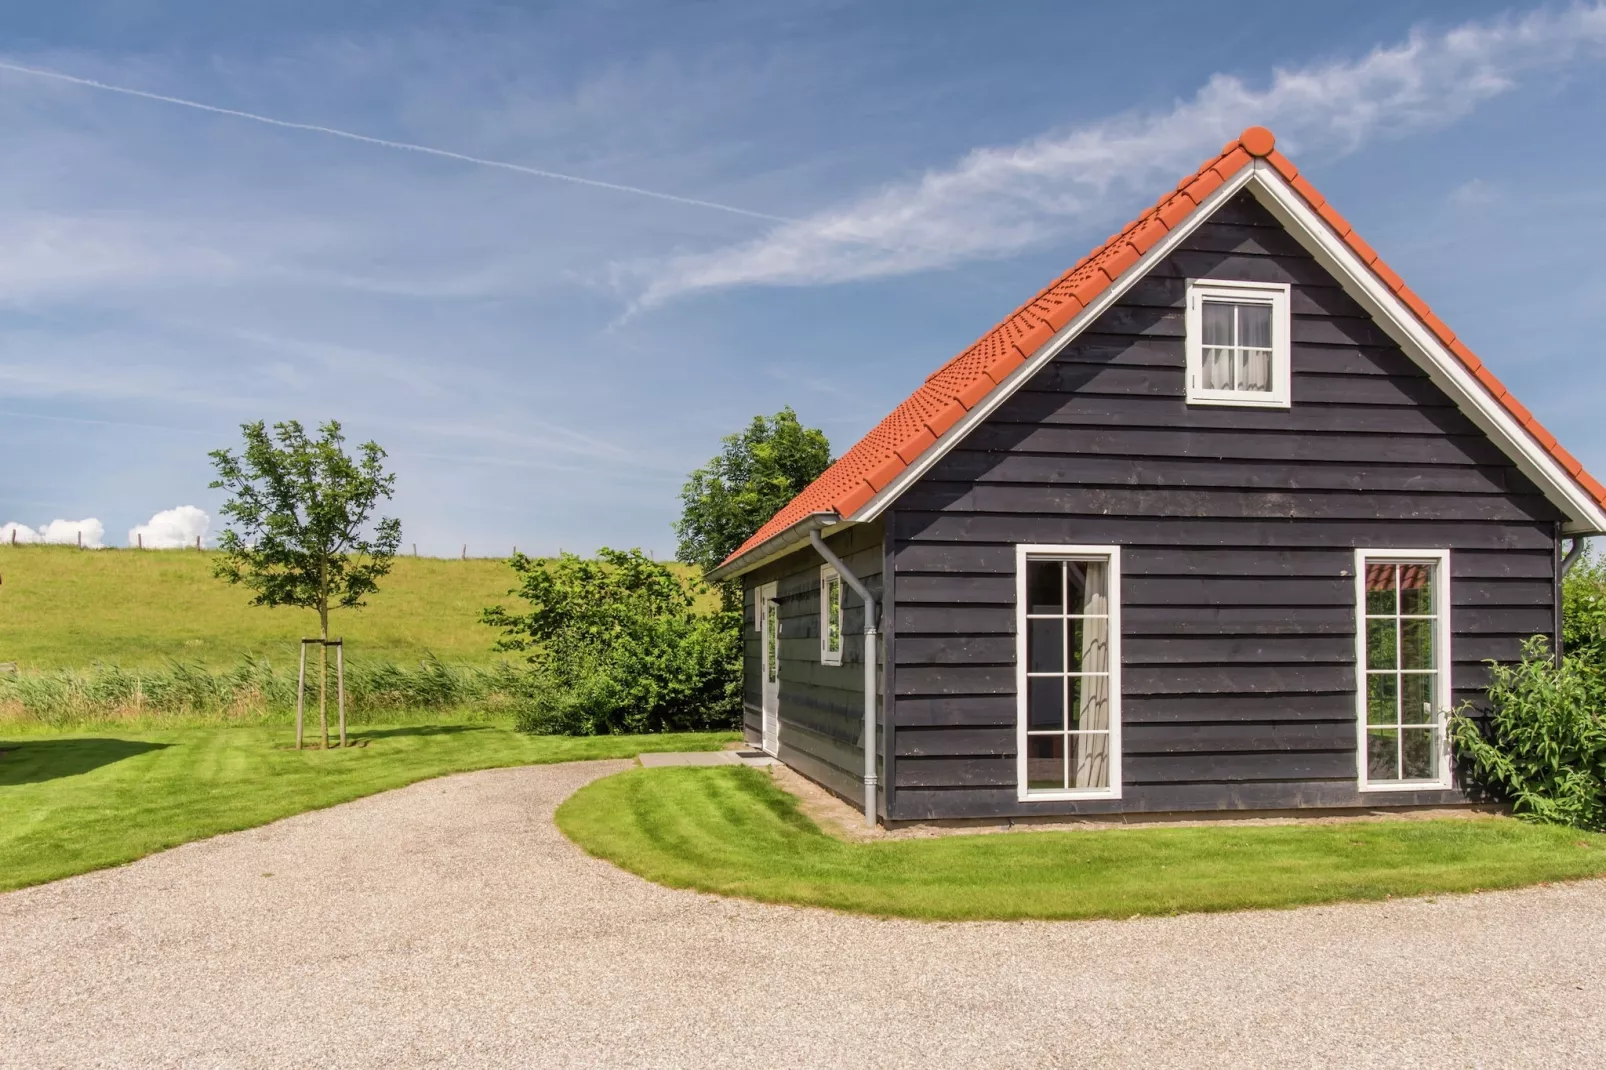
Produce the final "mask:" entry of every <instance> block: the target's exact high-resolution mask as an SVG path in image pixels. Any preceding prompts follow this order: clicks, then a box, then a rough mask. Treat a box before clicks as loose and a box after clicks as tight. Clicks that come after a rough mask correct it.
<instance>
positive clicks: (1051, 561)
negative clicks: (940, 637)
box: [1015, 546, 1121, 799]
mask: <svg viewBox="0 0 1606 1070" xmlns="http://www.w3.org/2000/svg"><path fill="white" fill-rule="evenodd" d="M1015 565H1016V582H1015V588H1016V653H1015V660H1016V685H1017V686H1016V696H1017V697H1016V703H1017V718H1018V754H1019V758H1018V769H1017V772H1018V779H1019V797H1020V798H1021V799H1076V798H1103V799H1116V798H1120V796H1121V621H1120V607H1121V551H1120V549H1119V548H1118V547H1114V546H1020V547H1017V548H1016V559H1015Z"/></svg>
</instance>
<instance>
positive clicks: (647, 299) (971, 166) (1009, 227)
mask: <svg viewBox="0 0 1606 1070" xmlns="http://www.w3.org/2000/svg"><path fill="white" fill-rule="evenodd" d="M1603 51H1606V4H1603V3H1597V4H1593V5H1588V6H1574V7H1569V8H1566V9H1563V10H1560V11H1555V10H1549V9H1540V10H1537V11H1534V12H1532V13H1530V14H1527V15H1525V16H1522V17H1509V16H1508V17H1502V18H1498V19H1494V20H1491V21H1485V22H1467V23H1463V24H1461V25H1460V26H1457V27H1455V28H1453V29H1450V30H1448V31H1445V32H1442V33H1426V32H1422V31H1417V32H1413V33H1412V34H1411V35H1410V36H1409V37H1408V38H1407V39H1406V40H1405V41H1403V42H1400V43H1398V44H1395V45H1390V46H1386V47H1384V46H1379V47H1377V48H1375V49H1373V50H1372V51H1371V52H1370V53H1368V54H1367V55H1366V56H1364V57H1362V58H1360V59H1357V60H1353V61H1349V62H1331V63H1323V64H1313V65H1309V66H1305V67H1297V68H1278V69H1276V70H1275V71H1273V72H1272V75H1271V77H1270V79H1269V80H1268V81H1267V82H1266V84H1265V85H1264V86H1263V87H1262V88H1254V87H1252V86H1250V85H1249V84H1247V83H1245V82H1244V81H1243V80H1241V79H1239V78H1237V77H1233V76H1231V75H1225V74H1217V75H1214V76H1212V77H1211V78H1210V79H1209V81H1207V82H1206V83H1205V85H1204V86H1203V87H1202V88H1200V89H1199V90H1198V92H1196V93H1195V94H1194V96H1193V97H1192V98H1191V99H1188V100H1184V101H1180V102H1178V103H1177V104H1176V105H1175V106H1174V107H1173V108H1172V109H1171V110H1170V111H1167V112H1164V113H1159V114H1149V115H1128V116H1120V117H1115V118H1110V119H1105V120H1102V121H1100V122H1097V123H1093V124H1091V125H1087V126H1083V127H1079V128H1076V129H1073V130H1070V131H1069V132H1064V133H1057V134H1051V135H1046V136H1043V137H1040V138H1037V139H1035V140H1032V141H1028V142H1025V143H1023V144H1018V145H1011V146H1005V147H998V148H983V149H977V150H976V151H974V152H972V153H970V155H968V156H967V157H965V158H964V159H963V160H961V161H960V162H959V163H958V164H957V165H955V166H954V167H951V168H949V169H947V170H940V171H931V172H928V173H927V174H926V175H925V176H923V177H922V178H921V179H920V180H919V181H918V182H912V183H905V184H899V185H894V186H891V187H888V188H885V189H883V190H881V191H879V192H876V193H874V194H871V195H869V196H866V197H864V198H862V199H860V200H859V201H857V202H854V203H851V204H848V205H845V206H843V207H839V208H835V209H830V210H827V211H823V212H820V213H817V214H815V215H813V216H811V217H809V218H806V219H803V220H800V221H798V222H795V223H787V224H782V225H780V226H777V227H775V228H773V229H771V230H770V231H769V232H768V233H767V234H765V235H764V236H763V237H760V238H758V239H756V240H754V241H751V242H746V243H743V244H738V245H732V246H727V247H724V248H720V249H716V250H713V251H711V252H703V253H690V254H685V255H680V256H676V257H673V258H670V259H668V260H664V261H659V262H649V263H645V264H636V265H627V266H623V267H621V268H620V269H619V270H618V273H619V275H620V276H622V277H624V278H627V279H628V278H632V277H634V278H637V279H640V280H642V283H643V289H642V292H641V295H640V297H639V298H638V300H637V304H638V306H639V307H646V306H651V305H655V304H659V303H662V302H664V301H666V300H668V299H670V298H672V297H674V296H677V295H679V294H685V293H690V292H695V291H698V290H710V289H719V288H724V287H731V286H744V285H754V284H767V285H783V286H808V285H820V284H827V283H836V282H845V281H850V280H854V279H868V278H878V277H884V276H892V275H902V274H908V273H912V272H917V271H925V270H929V269H932V268H941V267H947V266H950V265H953V264H958V263H962V262H965V261H967V260H974V259H981V258H989V257H1000V256H1006V255H1009V254H1012V253H1015V252H1018V251H1020V250H1022V249H1026V248H1029V247H1032V246H1037V245H1042V244H1045V243H1047V242H1051V241H1053V240H1055V239H1056V238H1058V237H1059V236H1060V235H1062V234H1063V233H1064V232H1065V231H1067V230H1068V229H1070V228H1071V227H1074V226H1076V225H1078V224H1081V223H1084V222H1086V221H1088V220H1089V218H1090V217H1092V216H1095V215H1104V214H1106V213H1107V212H1108V210H1109V208H1110V204H1109V202H1110V201H1111V200H1112V199H1113V198H1115V197H1120V196H1122V195H1123V194H1126V193H1131V192H1133V191H1135V190H1145V191H1147V190H1150V189H1152V188H1153V187H1154V186H1155V185H1156V183H1157V182H1164V181H1171V180H1174V179H1175V177H1176V176H1177V175H1178V174H1180V173H1186V171H1188V170H1189V169H1191V168H1192V167H1194V166H1195V165H1196V164H1197V162H1198V161H1199V159H1200V158H1201V157H1204V156H1207V155H1208V154H1210V153H1211V152H1213V151H1215V150H1216V149H1217V148H1219V146H1220V145H1221V144H1222V143H1223V142H1224V141H1227V140H1228V139H1230V138H1232V137H1234V136H1236V135H1237V133H1238V132H1239V131H1240V130H1242V129H1243V128H1244V127H1245V126H1248V125H1251V124H1255V123H1259V124H1262V125H1265V126H1269V127H1270V128H1271V129H1272V130H1273V131H1274V132H1275V133H1276V134H1277V135H1278V137H1279V139H1280V145H1281V146H1282V147H1284V148H1286V149H1294V150H1309V149H1312V148H1322V149H1327V150H1329V151H1338V152H1343V151H1349V150H1353V149H1354V148H1356V147H1357V146H1359V145H1360V144H1361V143H1363V142H1364V141H1366V140H1367V139H1368V138H1372V137H1377V136H1394V137H1397V136H1401V135H1403V134H1405V133H1407V132H1409V131H1412V130H1419V129H1423V128H1426V127H1432V126H1437V125H1442V124H1445V123H1448V122H1451V121H1453V120H1455V119H1458V118H1460V117H1461V116H1463V115H1465V114H1467V113H1468V112H1470V111H1472V110H1473V109H1474V108H1475V107H1476V106H1477V105H1478V104H1479V103H1481V102H1483V101H1485V100H1488V99H1489V98H1491V97H1494V96H1497V95H1499V94H1501V93H1505V92H1508V91H1510V90H1512V89H1513V88H1515V87H1516V86H1517V85H1518V80H1519V77H1520V76H1522V75H1527V74H1532V73H1541V74H1543V75H1544V76H1545V77H1547V78H1553V77H1555V75H1556V73H1557V72H1558V71H1559V70H1560V69H1561V68H1562V67H1563V66H1565V65H1566V64H1568V63H1569V62H1581V61H1586V60H1592V59H1596V58H1599V57H1600V56H1601V55H1602V53H1603Z"/></svg>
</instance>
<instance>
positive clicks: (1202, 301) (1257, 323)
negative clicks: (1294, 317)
mask: <svg viewBox="0 0 1606 1070" xmlns="http://www.w3.org/2000/svg"><path fill="white" fill-rule="evenodd" d="M1288 294H1289V288H1288V286H1287V284H1286V283H1259V282H1215V281H1212V280H1208V279H1190V280H1189V282H1188V309H1187V316H1186V320H1187V335H1188V337H1187V346H1186V348H1187V354H1188V371H1187V375H1188V390H1187V395H1188V403H1189V404H1191V405H1249V406H1265V407H1268V408H1287V407H1288V405H1289V399H1290V397H1291V392H1290V387H1291V383H1290V382H1289V363H1290V362H1289V355H1288V354H1289V348H1288V330H1289V316H1288Z"/></svg>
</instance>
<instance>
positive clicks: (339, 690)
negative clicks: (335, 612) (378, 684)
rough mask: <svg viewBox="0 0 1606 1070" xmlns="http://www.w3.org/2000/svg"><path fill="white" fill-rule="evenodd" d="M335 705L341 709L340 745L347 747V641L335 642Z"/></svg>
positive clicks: (339, 640) (338, 640) (337, 640)
mask: <svg viewBox="0 0 1606 1070" xmlns="http://www.w3.org/2000/svg"><path fill="white" fill-rule="evenodd" d="M335 703H336V705H338V706H339V708H340V745H341V746H342V747H344V746H345V745H346V641H345V640H344V639H336V640H335Z"/></svg>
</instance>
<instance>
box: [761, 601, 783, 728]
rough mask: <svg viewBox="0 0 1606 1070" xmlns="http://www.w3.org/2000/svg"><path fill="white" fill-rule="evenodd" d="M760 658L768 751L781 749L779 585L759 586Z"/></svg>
mask: <svg viewBox="0 0 1606 1070" xmlns="http://www.w3.org/2000/svg"><path fill="white" fill-rule="evenodd" d="M758 636H759V651H760V653H759V660H760V663H761V666H760V667H761V669H762V671H763V674H764V677H763V680H764V683H763V687H764V742H763V743H762V744H761V745H762V746H763V748H764V750H765V752H766V753H769V754H776V755H778V754H779V753H780V749H781V613H780V603H779V602H777V601H776V597H775V584H773V583H766V584H765V585H764V586H762V587H760V588H759V589H758Z"/></svg>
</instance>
